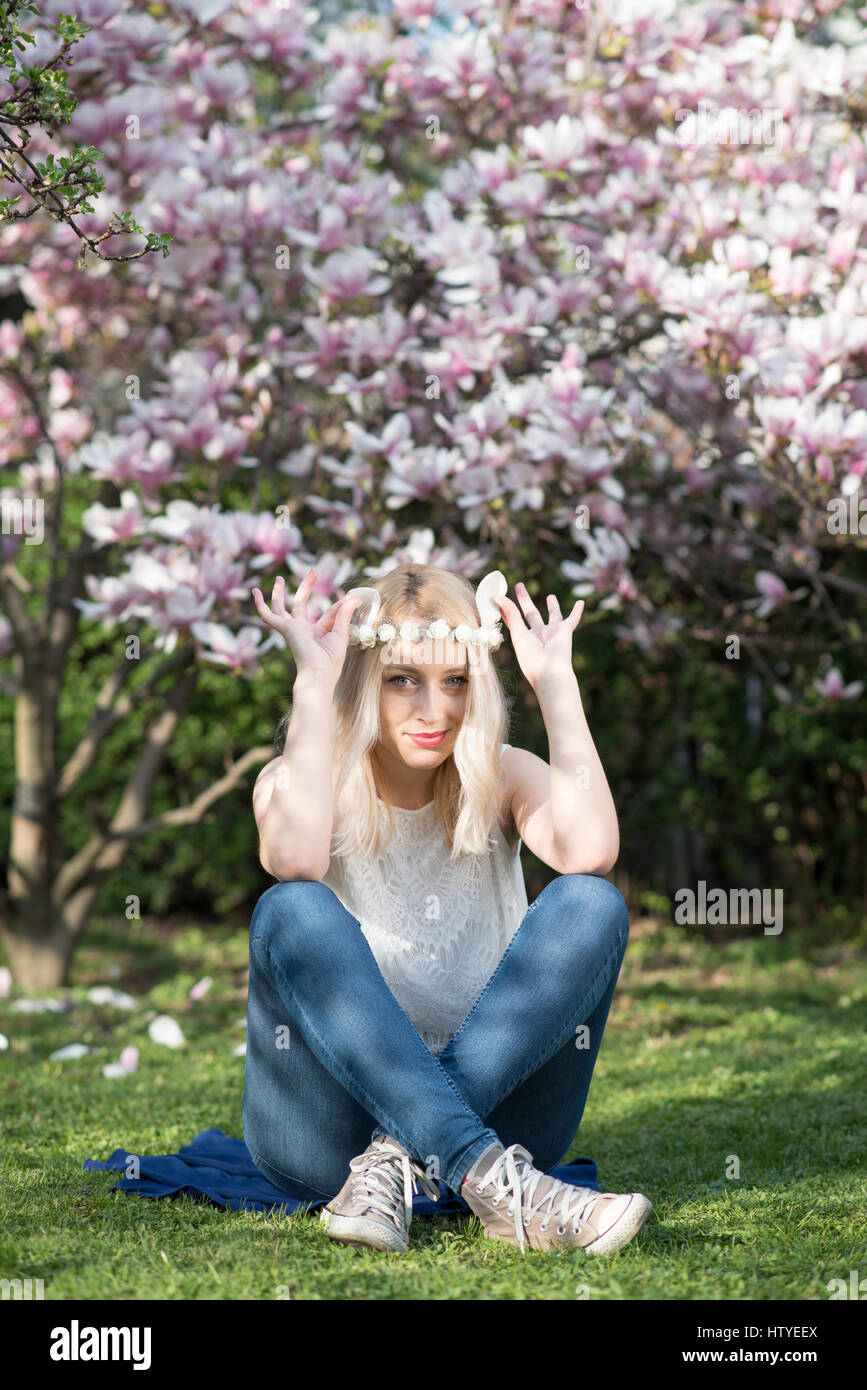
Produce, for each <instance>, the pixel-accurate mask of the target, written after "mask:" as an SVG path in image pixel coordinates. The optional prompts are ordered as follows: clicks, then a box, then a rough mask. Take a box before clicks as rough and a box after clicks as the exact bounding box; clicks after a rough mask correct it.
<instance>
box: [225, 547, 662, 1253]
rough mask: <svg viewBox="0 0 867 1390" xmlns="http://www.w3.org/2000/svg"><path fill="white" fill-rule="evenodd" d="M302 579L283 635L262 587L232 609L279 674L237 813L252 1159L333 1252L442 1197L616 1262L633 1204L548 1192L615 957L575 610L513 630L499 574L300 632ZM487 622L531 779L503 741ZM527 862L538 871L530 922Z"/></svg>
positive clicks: (428, 590) (554, 1187) (381, 603)
mask: <svg viewBox="0 0 867 1390" xmlns="http://www.w3.org/2000/svg"><path fill="white" fill-rule="evenodd" d="M315 577H316V570H315V569H311V570H310V571H309V572H308V573H307V575H306V576H305V577H304V579H303V580H302V582H301V584H300V585H299V588H298V591H297V593H296V595H295V597H294V599H292V603H291V613H289V612H287V611H286V607H285V587H284V583H283V580H282V578H278V579H277V580H276V581H275V584H274V589H273V593H272V598H271V605H272V606H271V607H270V608H269V607H268V605H267V604H266V603H265V601H264V599H263V596H262V594H261V592H260V591H259V590H258V589H254V590H253V593H254V598H255V602H256V607H257V609H258V611H259V614H260V615H261V617H262V619H263V620H264V622H265V623H267V624H268V626H269V627H271V628H273V629H274V630H275V631H276V632H279V633H281V634H282V636H283V637H284V638H285V639H286V641H287V642H288V644H289V646H290V648H291V650H292V654H293V656H294V658H295V662H296V668H297V671H296V677H295V683H294V687H293V692H292V694H293V700H292V708H291V711H290V715H289V716H287V719H288V730H287V733H286V739H285V745H284V747H283V750H282V753H281V754H280V756H279V757H276V758H274V759H273V760H272V761H271V762H270V763H268V765H267V766H266V767H265V768H263V770H262V772H261V773H260V775H259V777H258V779H257V782H256V787H255V791H254V803H253V804H254V812H255V816H256V822H257V825H258V828H259V837H260V857H261V862H262V865H263V867H264V868H265V869H266V870H267V872H268V873H270V874H271V875H273V877H274V878H276V879H279V880H280V882H278V883H276V884H274V885H272V887H270V888H268V889H267V890H266V892H264V893H263V894H262V897H261V898H260V899H259V901H258V903H257V904H256V908H255V910H254V913H253V918H252V922H251V928H250V985H249V1003H248V1032H247V1057H246V1075H245V1089H244V1136H245V1139H246V1142H247V1145H248V1148H249V1150H250V1153H251V1155H252V1157H253V1161H254V1163H255V1164H256V1166H257V1168H259V1170H260V1171H261V1172H262V1173H263V1174H264V1176H265V1177H267V1178H268V1179H269V1180H270V1181H271V1182H272V1183H274V1184H275V1185H276V1186H277V1187H279V1188H280V1189H281V1190H283V1191H285V1192H287V1193H290V1194H291V1195H292V1196H294V1197H298V1198H300V1199H302V1200H307V1201H319V1202H321V1201H322V1200H323V1199H325V1200H326V1201H327V1205H326V1206H325V1207H324V1209H323V1211H322V1213H321V1219H322V1220H323V1222H324V1224H325V1225H326V1227H327V1230H328V1234H329V1236H331V1237H332V1238H333V1239H335V1240H339V1241H344V1242H347V1243H349V1244H352V1245H358V1246H373V1247H375V1248H376V1249H379V1250H398V1251H405V1250H407V1249H408V1247H409V1227H410V1220H411V1215H412V1193H413V1191H414V1190H417V1184H420V1185H421V1186H422V1188H423V1189H424V1190H425V1191H426V1192H428V1193H429V1194H430V1195H431V1196H432V1197H434V1198H436V1197H437V1196H438V1189H436V1188H435V1187H433V1186H432V1185H431V1182H430V1179H432V1178H439V1177H441V1178H442V1180H443V1182H444V1183H445V1185H446V1186H447V1187H448V1188H449V1189H451V1191H453V1192H455V1193H459V1194H460V1196H461V1197H463V1198H464V1200H465V1201H466V1203H467V1205H468V1206H469V1208H470V1209H471V1211H473V1212H474V1213H475V1214H476V1215H477V1216H478V1217H479V1219H480V1221H481V1223H482V1227H483V1230H484V1233H485V1234H486V1235H487V1236H488V1237H490V1238H492V1239H494V1240H501V1241H507V1242H509V1243H511V1244H513V1245H517V1246H518V1247H519V1248H520V1249H521V1250H522V1251H523V1250H525V1249H526V1246H527V1245H529V1246H530V1247H532V1248H534V1249H548V1248H549V1247H551V1246H569V1247H575V1246H580V1247H582V1248H583V1249H584V1250H586V1251H588V1252H589V1253H592V1254H599V1255H604V1254H608V1253H610V1252H611V1251H614V1250H618V1249H620V1248H621V1247H622V1246H623V1245H625V1244H626V1243H627V1242H628V1241H630V1240H631V1239H632V1237H633V1236H634V1235H635V1234H636V1232H637V1231H638V1230H639V1229H640V1228H641V1226H642V1224H643V1223H644V1221H645V1220H646V1219H647V1216H648V1213H649V1212H650V1210H651V1203H650V1202H649V1201H648V1199H647V1198H646V1197H645V1196H643V1195H642V1194H641V1193H636V1192H632V1193H627V1194H625V1195H617V1194H614V1193H601V1194H600V1193H598V1192H595V1191H593V1190H592V1189H591V1188H586V1187H575V1186H571V1185H570V1184H568V1183H564V1182H560V1181H558V1180H556V1179H555V1178H552V1177H550V1176H549V1175H548V1172H547V1170H548V1169H550V1168H552V1167H553V1166H555V1165H556V1164H557V1163H558V1162H559V1160H560V1159H561V1157H562V1156H563V1155H564V1153H566V1152H567V1151H568V1149H569V1146H570V1144H571V1142H572V1140H573V1138H574V1135H575V1132H576V1130H577V1128H578V1125H579V1123H580V1121H581V1116H582V1114H583V1111H584V1105H585V1102H586V1099H587V1093H588V1090H589V1087H590V1080H591V1076H592V1073H593V1067H594V1065H595V1062H596V1057H597V1054H598V1052H599V1047H600V1044H601V1042H602V1033H603V1030H604V1028H605V1022H606V1019H607V1017H608V1011H609V1008H610V1006H611V1000H612V996H613V994H614V988H615V985H616V982H617V977H618V974H619V972H620V966H621V963H622V960H623V955H624V952H625V950H626V942H627V937H628V933H629V921H628V914H627V909H626V904H625V902H624V899H623V897H622V895H621V894H620V892H619V891H618V890H617V888H615V887H614V885H613V884H612V883H610V882H608V880H606V879H605V878H604V877H602V875H604V874H606V873H608V872H609V870H610V869H611V867H612V865H613V864H614V862H615V860H616V858H617V852H618V848H619V837H618V830H617V818H616V812H615V808H614V803H613V800H612V797H611V793H610V790H609V788H608V783H607V781H606V778H605V773H604V771H603V769H602V764H601V762H600V761H599V757H598V754H597V752H596V749H595V747H594V744H593V740H592V738H591V736H590V731H589V728H588V726H587V721H586V718H585V716H584V712H583V709H582V706H581V699H580V695H579V691H578V684H577V681H576V679H575V675H574V672H573V670H572V633H573V631H574V630H575V628H576V627H577V625H578V623H579V621H580V618H581V612H582V610H583V603H579V604H576V605H575V607H574V608H573V610H572V613H571V614H570V615H569V617H568V618H566V619H564V618H563V617H562V616H561V614H560V610H559V607H558V605H557V600H556V599H555V598H553V597H551V596H549V599H548V606H549V618H548V623H547V625H546V624H545V623H544V622H543V620H542V618H541V616H540V614H539V613H538V612H537V610H536V608H535V607H534V605H533V603H532V602H531V600H530V597H529V595H528V593H527V590H526V589H525V588H524V586H523V585H518V590H517V592H518V598H519V601H520V604H521V610H522V611H523V614H524V618H525V619H526V624H525V622H524V620H523V619H522V618H521V615H520V613H519V611H518V608H517V607H516V605H515V604H514V603H512V602H511V601H510V600H509V599H507V598H505V597H504V595H505V590H506V583H505V580H504V579H503V576H502V575H501V574H499V572H494V574H491V575H488V576H486V578H485V579H484V580H483V581H482V582H481V584H480V585H479V587H478V589H477V590H476V591H475V592H474V591H473V588H472V586H471V585H470V584H469V583H468V582H467V581H466V580H465V579H463V578H462V577H461V576H459V575H456V574H453V573H451V572H450V571H447V570H445V569H441V568H437V567H434V566H426V565H399V566H397V567H396V568H394V569H392V570H390V571H389V572H388V573H387V574H386V575H385V576H383V577H381V578H379V579H377V580H376V581H375V582H373V583H372V584H370V585H366V586H364V587H362V588H356V589H352V590H350V592H349V593H348V594H347V595H346V597H345V598H344V599H342V600H340V601H339V602H338V603H335V604H333V605H332V606H331V607H330V608H329V609H328V611H327V612H326V613H325V614H324V615H323V616H322V617H321V618H319V620H318V621H317V622H314V621H313V620H312V619H311V618H310V617H309V616H308V614H307V600H308V598H309V596H310V593H311V591H312V588H313V585H314V582H315ZM362 609H363V616H364V621H363V622H362V623H361V625H360V626H359V625H356V624H355V623H354V622H353V623H352V625H351V626H350V622H351V620H352V619H353V616H354V615H356V616H359V617H360V616H362ZM501 620H505V622H506V625H507V627H508V630H509V633H510V635H511V638H512V642H513V646H514V649H515V653H516V656H517V659H518V662H519V664H520V666H521V669H522V671H523V673H524V675H525V677H526V678H527V680H528V681H529V683H530V685H531V686H532V687H533V689H534V691H535V692H536V695H537V697H538V700H539V706H540V709H541V712H542V716H543V718H544V721H545V727H546V730H547V734H548V743H549V750H550V758H551V765H550V768H549V766H548V764H546V763H545V762H544V761H543V760H542V759H541V758H538V757H536V756H535V754H533V753H530V752H528V751H525V750H523V749H520V748H513V747H511V746H509V745H508V744H507V743H505V742H504V739H505V736H506V733H507V727H508V712H507V703H506V697H505V694H504V691H503V688H502V684H501V682H500V677H499V674H498V672H497V669H496V666H495V664H494V662H493V660H492V659H491V655H490V653H491V650H492V649H494V648H495V647H496V646H497V645H499V643H500V641H501V640H502V633H501V631H500V628H499V627H498V624H499V622H500V621H501ZM522 840H523V841H524V843H526V844H527V845H529V847H530V849H531V850H532V851H533V853H534V854H536V855H537V856H538V857H539V858H540V859H541V860H542V861H543V862H544V863H546V864H549V865H550V866H551V868H552V869H554V870H556V871H557V874H558V875H559V876H558V877H557V878H555V879H554V880H553V881H552V882H551V883H549V884H548V885H547V887H546V888H545V889H544V890H543V891H542V892H541V893H540V894H539V896H538V897H537V898H536V900H535V901H534V902H533V903H532V904H530V905H528V903H527V897H526V890H525V887H524V879H523V873H522V870H521V863H520V844H521V841H522ZM534 1155H535V1160H534V1157H533V1156H534ZM534 1162H535V1164H536V1166H533V1164H534ZM332 1199H333V1200H332Z"/></svg>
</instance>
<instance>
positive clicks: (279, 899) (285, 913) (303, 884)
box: [250, 879, 330, 940]
mask: <svg viewBox="0 0 867 1390" xmlns="http://www.w3.org/2000/svg"><path fill="white" fill-rule="evenodd" d="M323 888H324V889H325V891H326V892H330V890H329V889H327V888H325V885H324V884H322V883H320V882H318V881H315V880H313V879H295V880H293V881H292V882H289V883H272V885H271V887H270V888H266V889H265V892H264V893H263V894H262V896H261V898H260V899H259V901H258V902H257V903H256V906H255V908H254V909H253V916H252V918H251V919H250V939H251V940H260V939H265V940H267V939H268V937H270V936H271V934H272V933H273V932H274V931H275V930H276V931H279V932H280V936H281V940H285V938H286V935H287V933H288V932H289V931H290V930H291V928H292V927H293V925H294V924H295V923H297V922H309V921H310V920H311V919H312V917H313V915H314V914H313V901H312V897H311V895H313V896H316V897H321V893H319V892H317V890H321V889H323Z"/></svg>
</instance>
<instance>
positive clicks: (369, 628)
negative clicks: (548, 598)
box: [346, 570, 509, 651]
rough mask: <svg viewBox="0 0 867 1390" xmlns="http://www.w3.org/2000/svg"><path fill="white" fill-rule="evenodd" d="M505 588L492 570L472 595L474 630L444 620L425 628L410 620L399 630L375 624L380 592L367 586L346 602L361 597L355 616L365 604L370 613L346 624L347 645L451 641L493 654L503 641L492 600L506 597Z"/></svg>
mask: <svg viewBox="0 0 867 1390" xmlns="http://www.w3.org/2000/svg"><path fill="white" fill-rule="evenodd" d="M508 587H509V586H508V584H507V583H506V578H505V575H503V574H501V573H500V571H499V570H492V571H491V573H490V574H486V575H485V577H484V579H483V580H482V581H481V583H480V584H479V586H478V588H477V589H476V594H475V598H476V607H477V608H478V610H479V617H480V618H481V620H482V625H481V627H473V626H472V624H471V623H458V625H457V627H454V628H453V627H450V626H449V624H448V623H447V622H446V620H445V618H437V619H435V621H434V622H432V623H429V624H428V626H427V627H426V628H425V627H421V626H420V625H419V624H418V623H415V622H412V621H410V620H407V621H406V622H404V623H401V624H400V627H395V626H394V624H393V623H377V621H376V619H377V615H378V613H379V609H380V605H381V598H380V594H379V591H378V590H377V589H374V588H371V587H369V586H367V585H362V586H361V587H359V588H355V589H350V590H349V592H348V593H347V595H346V597H347V598H350V597H351V596H352V595H353V594H361V596H362V598H363V599H364V603H362V604H361V605H360V608H357V609H356V610H355V611H356V613H358V612H360V611H361V609H362V608H365V607H366V606H367V604H368V603H369V604H370V612H369V613H368V615H367V621H366V622H363V623H350V624H349V643H350V645H351V646H359V647H375V646H376V645H377V643H379V642H393V641H395V639H396V638H401V639H403V640H405V641H407V642H419V641H423V640H424V639H426V638H430V639H431V640H433V641H434V642H443V641H445V640H446V639H447V638H453V639H454V641H455V642H463V643H465V644H466V645H467V646H473V647H488V648H490V650H491V651H496V649H497V647H499V645H500V643H501V642H502V640H503V634H502V631H501V629H500V628H499V626H497V624H499V623H501V622H502V620H503V616H502V614H501V613H500V612H499V611H498V609H497V608H495V607H494V605H493V603H492V602H491V599H492V597H493V596H494V595H497V594H505V593H506V590H507V589H508Z"/></svg>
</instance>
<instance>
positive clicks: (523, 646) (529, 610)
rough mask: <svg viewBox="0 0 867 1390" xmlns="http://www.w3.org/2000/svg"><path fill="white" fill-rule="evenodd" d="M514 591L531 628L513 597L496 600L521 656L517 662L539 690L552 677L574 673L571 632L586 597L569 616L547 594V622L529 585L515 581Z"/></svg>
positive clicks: (574, 627) (513, 642)
mask: <svg viewBox="0 0 867 1390" xmlns="http://www.w3.org/2000/svg"><path fill="white" fill-rule="evenodd" d="M515 593H516V594H517V595H518V602H519V603H520V605H521V609H522V611H523V614H524V618H526V620H527V623H528V624H529V627H528V626H525V624H524V619H523V618H522V617H521V614H520V613H519V612H518V609H517V607H516V606H515V604H514V603H513V602H512V600H511V599H509V598H502V597H500V596H499V595H498V596H497V597H496V598H494V600H493V601H494V603H495V604H496V605H497V606H498V608H499V609H500V612H501V613H502V616H503V621H504V623H505V624H506V627H507V628H508V629H509V635H510V637H511V639H512V646H513V647H514V649H515V656H516V657H517V658H518V665H519V666H520V668H521V670H522V671H523V673H524V675H525V676H526V678H527V680H528V681H529V683H530V685H531V686H533V688H534V689H536V688H537V687H538V686H539V685H540V684H543V683H544V682H545V681H547V680H549V679H551V678H553V679H554V680H559V679H562V677H563V676H564V675H566V676H570V675H572V674H573V671H572V633H573V632H574V631H575V629H576V627H577V626H578V624H579V623H580V621H581V615H582V613H583V612H584V600H583V598H582V599H578V601H577V602H576V603H575V605H574V607H573V609H572V612H571V613H570V614H569V616H568V618H564V617H563V615H562V613H561V612H560V604H559V603H558V602H557V598H556V596H555V595H554V594H548V623H547V625H546V624H545V623H544V622H543V620H542V616H541V614H540V613H539V610H538V609H537V608H536V605H535V604H534V603H533V600H532V599H531V598H530V595H529V593H528V592H527V587H526V585H524V584H521V583H520V582H519V583H518V584H516V585H515Z"/></svg>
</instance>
